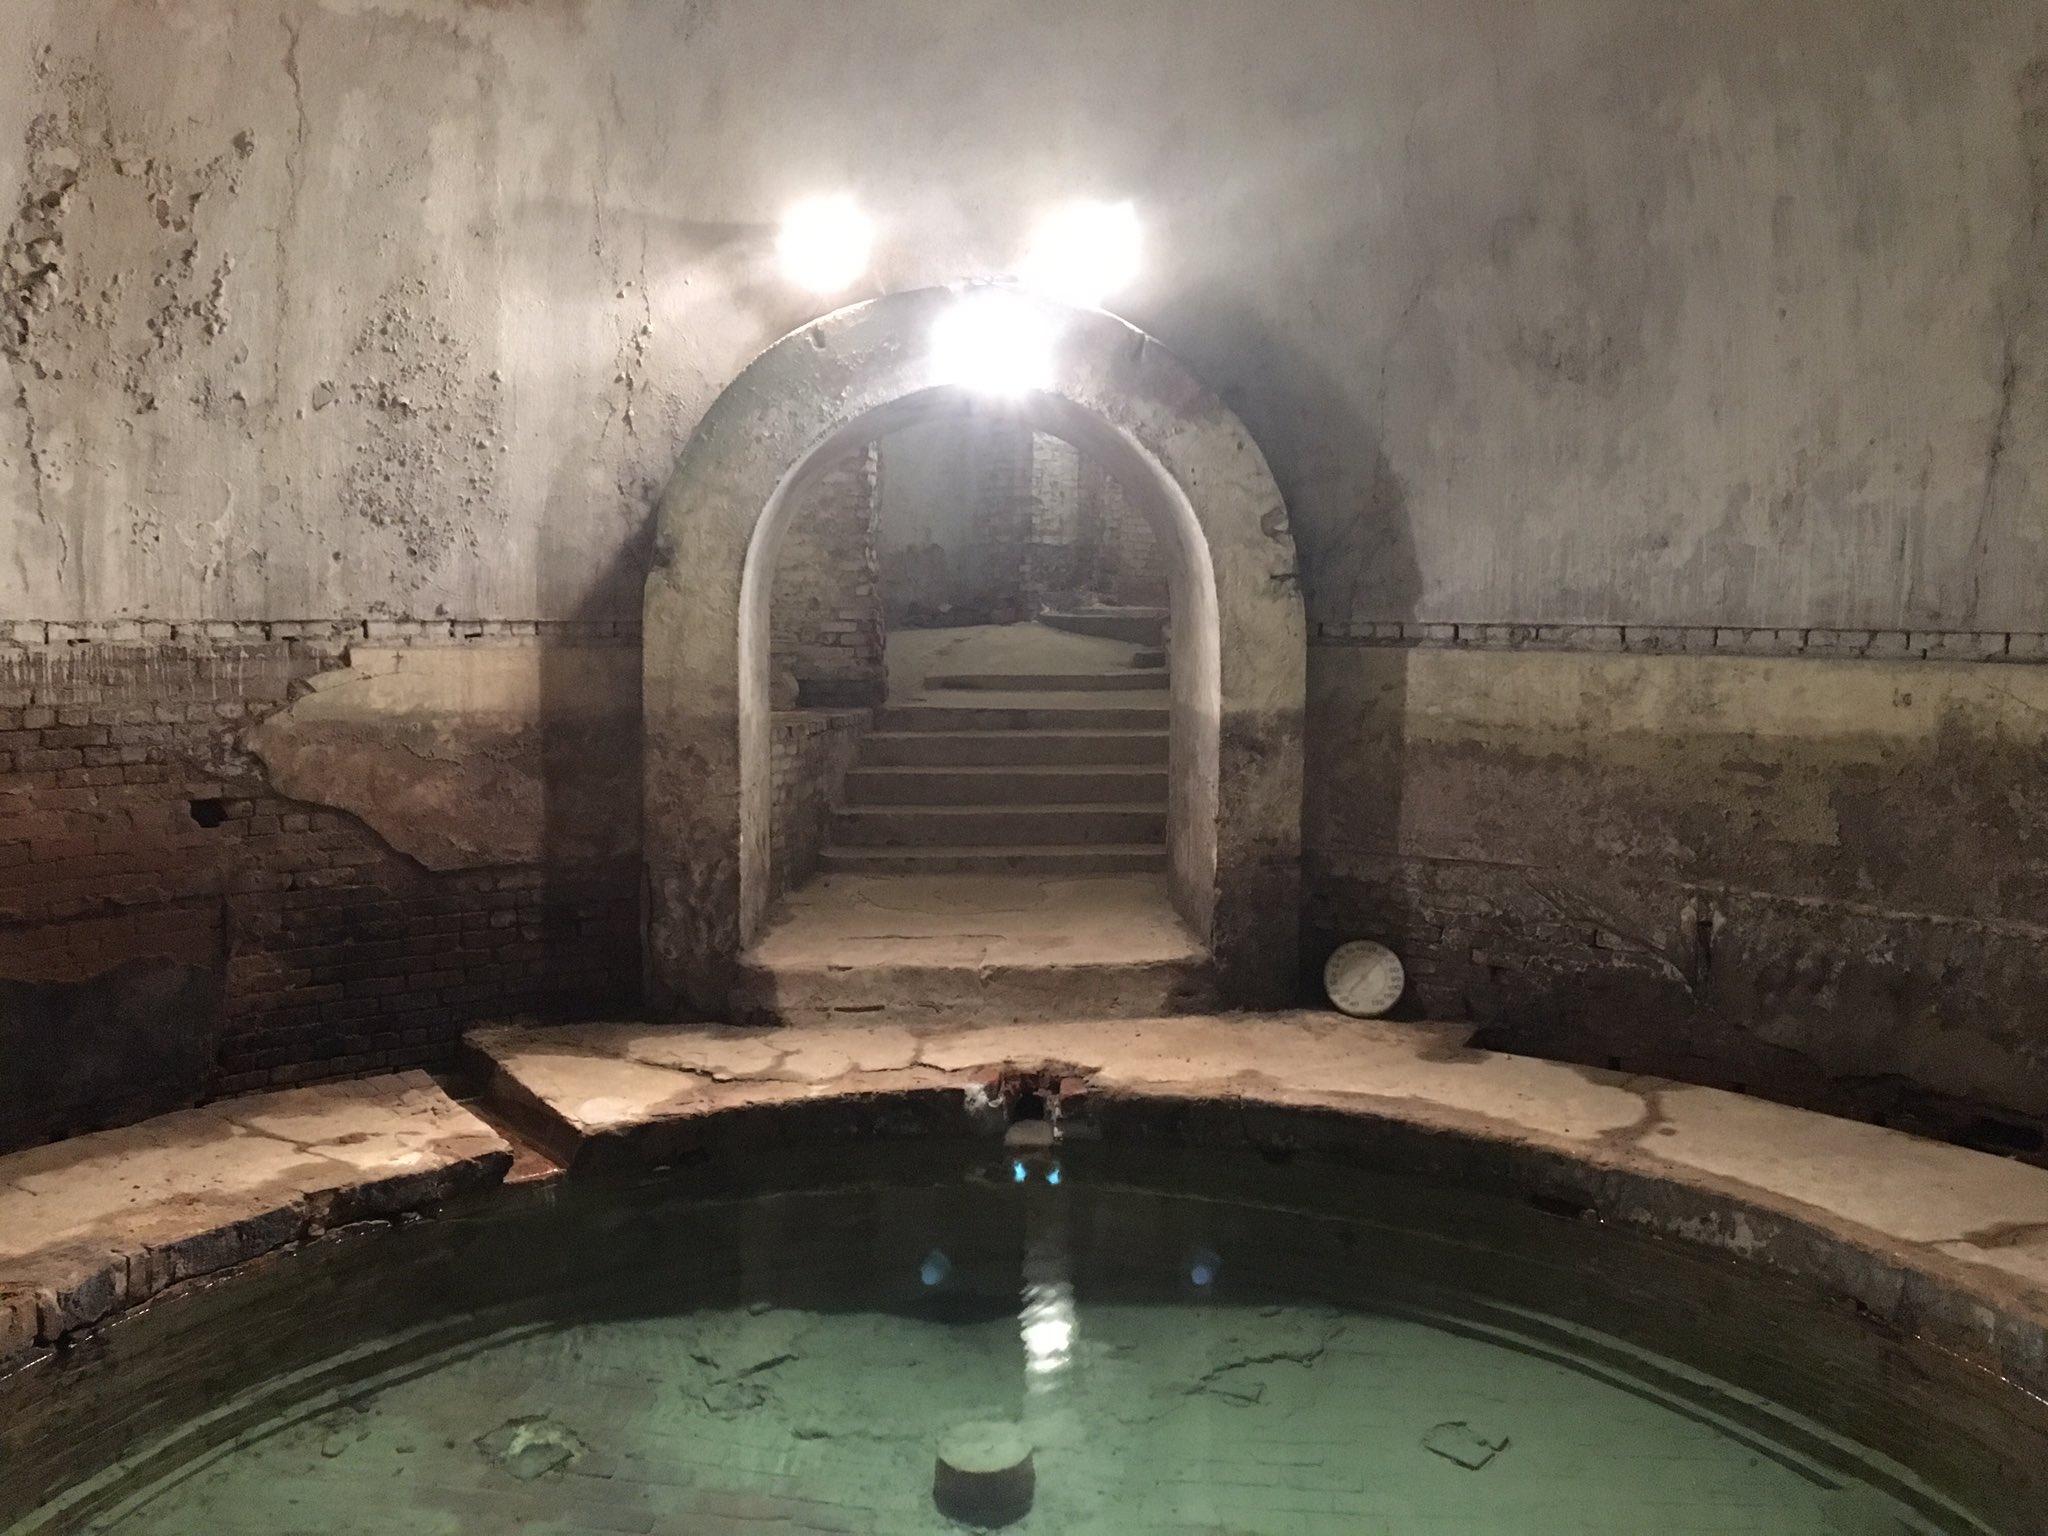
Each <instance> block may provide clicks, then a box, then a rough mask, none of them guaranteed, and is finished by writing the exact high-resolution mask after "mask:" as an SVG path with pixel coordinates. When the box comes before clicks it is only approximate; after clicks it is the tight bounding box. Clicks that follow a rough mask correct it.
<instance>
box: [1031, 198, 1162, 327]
mask: <svg viewBox="0 0 2048 1536" xmlns="http://www.w3.org/2000/svg"><path fill="white" fill-rule="evenodd" d="M1141 245H1142V241H1141V238H1140V231H1139V228H1138V210H1137V208H1136V207H1134V206H1133V205H1132V204H1130V203H1106V202H1077V203H1069V204H1068V205H1067V206H1066V207H1064V208H1060V209H1058V210H1056V211H1054V212H1053V213H1050V214H1048V215H1047V216H1046V217H1045V219H1044V220H1043V221H1042V222H1041V223H1040V224H1039V226H1038V229H1037V232H1036V233H1035V234H1034V235H1033V237H1032V241H1031V249H1030V253H1029V254H1028V255H1027V256H1026V257H1025V258H1024V265H1023V267H1022V269H1021V272H1020V275H1021V276H1022V277H1023V279H1024V281H1025V282H1026V283H1028V284H1030V285H1031V286H1032V287H1033V288H1036V289H1038V290H1039V291H1040V292H1042V293H1047V294H1050V295H1052V296H1053V297H1054V298H1057V299H1064V300H1065V301H1066V302H1067V303H1069V304H1078V305H1081V306H1083V307H1086V308H1091V309H1092V308H1094V307H1096V306H1098V305H1100V304H1101V303H1102V301H1103V300H1104V299H1106V298H1108V297H1109V296H1110V295H1112V294H1114V293H1118V292H1121V291H1122V290H1123V289H1124V288H1127V287H1129V286H1130V283H1131V281H1132V279H1134V278H1135V277H1137V275H1138V262H1139V252H1140V249H1141Z"/></svg>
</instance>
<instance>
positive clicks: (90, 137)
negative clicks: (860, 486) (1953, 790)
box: [0, 0, 2048, 631]
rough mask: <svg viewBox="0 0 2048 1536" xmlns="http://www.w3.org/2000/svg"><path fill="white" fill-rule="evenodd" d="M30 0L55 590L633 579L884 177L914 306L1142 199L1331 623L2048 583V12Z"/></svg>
mask: <svg viewBox="0 0 2048 1536" xmlns="http://www.w3.org/2000/svg"><path fill="white" fill-rule="evenodd" d="M0 13H4V20H5V23H6V26H7V31H8V35H9V36H10V38H11V39H12V40H13V44H12V46H10V48H9V50H8V56H7V59H6V60H5V62H4V63H0V72H4V74H0V101H4V102H5V103H6V105H5V106H4V107H0V114H4V121H0V215H4V216H5V217H6V218H7V220H8V222H9V228H10V230H11V233H10V234H9V235H8V236H7V241H8V250H9V251H10V252H15V251H18V252H19V253H21V254H22V255H23V257H24V259H25V260H31V258H29V256H28V247H29V246H30V245H31V244H35V243H36V242H49V243H48V244H46V245H37V250H36V254H35V256H34V257H33V258H32V261H31V264H32V269H33V271H35V272H42V271H44V270H46V269H47V270H48V271H49V272H51V273H52V274H54V275H53V277H52V278H51V279H50V280H49V281H41V280H38V281H37V282H36V283H35V284H34V285H31V284H29V283H22V284H19V285H16V284H12V283H10V285H9V291H8V296H7V299H6V309H7V315H6V329H7V330H8V331H9V339H8V341H7V343H6V347H5V350H6V353H7V358H6V365H7V370H8V374H9V379H8V381H7V387H6V388H0V455H4V457H0V495H4V496H5V498H6V505H7V507H8V509H9V510H10V512H11V513H12V514H13V515H12V516H10V518H9V519H8V521H7V524H6V536H7V540H8V547H7V548H6V549H5V550H4V551H0V612H5V613H13V614H26V615H30V616H34V617H38V618H53V619H64V618H77V617H89V618H100V617H108V616H150V617H159V618H177V619H193V618H206V617H238V618H248V617H284V616H305V615H314V614H376V615H393V616H422V617H431V616H434V615H435V614H437V613H447V614H451V615H483V616H487V617H514V616H517V617H535V618H571V617H575V618H592V617H599V616H603V617H626V616H629V615H630V614H631V613H632V612H633V611H634V609H635V607H636V606H637V596H638V590H639V579H640V575H641V572H642V570H643V568H644V549H645V538H646V530H647V525H648V514H649V509H650V506H651V503H652V499H653V494H654V491H655V489H656V487H658V485H659V484H660V483H661V482H662V480H663V479H664V478H665V477H666V475H667V473H668V472H669V470H670V468H671V467H672V465H673V461H674V457H675V453H676V450H677V445H678V444H679V443H680V442H681V441H682V439H683V437H684V436H685V435H686V434H687V432H688V429H689V428H690V426H691V425H692V424H693V423H694V422H695V421H696V419H697V418H698V417H699V416H700V415H701V414H702V412H703V410H704V409H705V407H706V406H707V405H708V404H709V402H710V401H711V399H712V398H713V397H714V396H715V395H716V394H717V392H718V390H719V389H720V388H722V387H723V385H724V384H725V382H726V381H728V380H729V379H730V378H732V377H733V375H734V374H736V373H737V371H738V369H739V367H740V365H741V364H742V363H743V362H744V361H745V360H746V359H747V358H748V357H749V356H751V355H752V354H753V353H754V352H756V351H758V350H759V349H760V348H761V347H762V346H764V345H765V344H766V343H767V342H769V341H770V340H771V339H773V338H774V337H776V336H778V335H781V334H783V333H785V332H786V331H788V330H789V329H791V328H792V327H793V326H794V325H795V324H797V323H799V322H800V321H802V320H803V319H805V318H806V317H807V316H808V315H809V314H810V313H812V312H813V309H812V303H813V301H811V300H809V299H806V298H805V297H803V296H802V295H800V294H798V293H796V292H794V291H793V290H791V289H790V288H788V287H787V286H786V285H784V284H782V283H781V282H780V281H778V280H777V279H776V278H775V276H774V274H773V272H772V269H771V262H770V246H771V243H772V234H773V223H774V220H775V218H776V217H777V215H778V213H779V211H780V209H781V208H782V206H783V205H784V204H785V203H786V202H787V201H788V200H789V199H790V198H791V197H792V196H795V195H797V194H800V193H802V192H804V191H807V190H810V189H813V188H816V187H821V186H824V187H836V186H842V185H843V186H848V187H851V188H852V189H853V190H855V191H856V192H857V193H858V194H859V195H861V196H862V197H863V198H864V199H865V200H866V201H867V202H868V203H869V204H870V205H871V206H873V207H874V208H875V209H876V210H877V211H878V212H879V213H880V214H881V216H882V218H883V220H884V224H885V229H886V237H885V239H884V242H883V246H882V250H881V253H880V258H879V263H878V270H877V272H876V274H875V280H876V285H877V287H879V288H884V289H891V290H900V289H907V288H913V287H916V286H919V285H921V284H925V283H929V282H933V281H943V280H947V279H952V278H955V277H958V276H961V275H963V274H968V273H973V272H977V271H985V270H990V269H995V268H1000V267H1002V266H1004V265H1006V264H1008V263H1009V262H1011V261H1012V260H1014V259H1015V256H1016V254H1017V252H1018V250H1019V248H1020V246H1021V244H1022V243H1023V240H1024V238H1025V235H1026V232H1027V231H1028V228H1029V225H1030V223H1031V221H1032V220H1033V219H1034V218H1035V217H1036V215H1037V212H1038V210H1039V208H1040V206H1041V205H1042V204H1043V203H1044V202H1045V201H1046V200H1048V199H1051V198H1054V197H1058V196H1064V195H1071V194H1074V193H1077V192H1087V191H1092V190H1098V189H1102V190H1113V191H1117V192H1120V193H1125V194H1128V195H1131V196H1133V197H1135V198H1136V199H1137V200H1138V202H1139V204H1140V206H1141V207H1142V208H1143V209H1144V212H1145V217H1146V221H1147V228H1148V235H1149V239H1148V259H1147V262H1146V269H1145V273H1144V276H1143V278H1142V280H1141V281H1140V283H1139V284H1138V285H1137V286H1136V288H1135V289H1134V290H1133V291H1132V292H1131V293H1130V294H1129V295H1128V297H1127V298H1126V299H1124V300H1123V301H1122V302H1121V304H1120V307H1121V308H1123V309H1124V310H1125V311H1126V312H1127V313H1128V314H1129V316H1130V318H1131V319H1133V320H1134V321H1135V322H1136V323H1138V324H1139V325H1141V326H1142V327H1143V328H1144V329H1146V330H1147V331H1148V332H1150V333H1151V334H1154V335H1157V336H1159V337H1160V338H1161V339H1162V340H1163V341H1165V342H1166V343H1167V344H1168V345H1169V346H1170V347H1172V348H1173V349H1174V350H1175V351H1176V352H1177V353H1179V354H1180V355H1181V356H1183V357H1185V358H1186V359H1187V360H1188V361H1189V362H1190V363H1191V364H1192V365H1193V367H1194V368H1195V370H1196V371H1197V373H1198V374H1199V375H1201V376H1202V377H1203V378H1205V379H1206V380H1207V381H1209V382H1210V383H1211V384H1212V385H1213V386H1214V387H1215V388H1216V389H1217V390H1218V392H1219V393H1220V394H1221V395H1222V396H1223V397H1224V398H1225V399H1226V400H1227V401H1229V402H1230V403H1231V404H1232V406H1233V408H1234V409H1236V410H1237V411H1238V412H1239V413H1240V414H1241V415H1242V416H1243V417H1244V419H1245V420H1246V421H1247V423H1248V424H1249V425H1250V427H1251V428H1252V430H1253V432H1254V435H1255V436H1256V437H1257V438H1258V439H1259V441H1260V442H1261V445H1262V447H1263V448H1264V449H1265V451H1266V452H1267V454H1268V456H1269V458H1270V459H1271V461H1272V463H1273V465H1274V468H1275V472H1276V475H1277V477H1278V479H1279V481H1280V483H1281V486H1282V489H1283V490H1284V491H1285V492H1286V494H1287V496H1288V500H1289V504H1290V507H1291V509H1292V512H1293V516H1294V519H1295V522H1296V525H1297V527H1298V529H1299V530H1300V536H1301V544H1302V550H1303V572H1304V577H1305V581H1306V585H1307V588H1308V596H1309V600H1310V614H1311V619H1312V621H1314V622H1342V621H1349V620H1353V619H1360V618H1363V619H1370V620H1386V619H1416V618H1427V619H1441V620H1444V621H1447V622H1458V621H1478V620H1501V621H1507V622H1513V621H1529V622H1537V621H1560V622H1562V621H1582V622H1610V621H1611V622H1625V621H1631V620H1632V621H1635V622H1644V623H1672V624H1681V623H1726V624H1736V625H1751V626H1757V625H1810V624H1827V625H1865V626H1872V627H1887V626H1897V627H1913V626H1919V625H1926V626H1929V627H1937V628H1940V627H1948V628H1961V629H2017V630H2028V631H2039V630H2041V629H2043V628H2048V621H2044V619H2043V617H2042V613H2041V604H2040V599H2039V594H2040V593H2041V592H2042V591H2044V590H2048V531H2044V526H2043V520H2042V519H2041V518H2040V517H2039V516H2038V515H2037V513H2036V509H2037V505H2038V503H2037V500H2036V497H2035V488H2037V487H2038V486H2040V485H2041V484H2042V483H2043V476H2044V473H2048V409H2044V406H2048V368H2044V362H2048V358H2044V355H2043V348H2044V345H2048V307H2043V306H2039V305H2037V304H2036V303H2034V302H2033V297H2032V296H2033V294H2034V293H2035V292H2036V291H2037V289H2038V287H2039V285H2040V283H2041V280H2042V278H2043V276H2044V263H2048V221H2044V220H2042V219H2041V218H2040V216H2039V215H2040V211H2041V209H2042V207H2043V204H2044V200H2048V62H2044V60H2048V16H2044V13H2043V12H2042V11H2041V9H2040V7H2038V6H2036V5H2033V4H2030V3H2028V0H1982V3H1977V4H1972V5H1968V6H1963V7H1955V6H1939V7H1934V6H1928V5H1925V4H1922V3H1919V0H1846V3H1845V0H1717V3H1714V4H1711V5H1701V6H1689V7H1682V8H1671V7H1646V6H1643V5H1640V4H1636V3H1632V0H1558V3H1554V4H1547V5H1544V6H1541V7H1528V6H1522V5H1517V4H1512V3H1510V0H1431V3H1428V4H1424V3H1421V0H1289V3H1288V4H1287V5H1286V6H1285V7H1284V8H1283V12H1282V13H1280V14H1278V15H1276V14H1275V13H1273V12H1272V11H1270V10H1269V9H1268V8H1265V7H1255V6H1245V5H1243V4H1241V3H1238V0H1129V3H1125V4H1120V5H1117V6H1113V7H1110V6H1100V5H1092V4H1087V3H1084V0H1047V3H1044V4H1039V5H1033V6H1029V7H1018V6H1014V5H1007V4H999V3H996V0H943V3H942V0H854V3H849V4H845V5H837V6H833V7H831V8H830V11H829V13H826V12H824V11H822V10H821V8H820V7H818V6H816V5H814V4H811V3H810V0H745V3H741V0H695V3H689V4H677V5H662V6H649V5H640V4H629V3H625V0H551V3H547V4H532V5H505V4H477V3H460V0H376V3H369V0H346V3H344V0H329V3H315V4H300V3H289V4H287V3H282V0H237V3H231V4H230V3H223V4H209V5H197V6H164V5H157V4H151V3H147V0H67V3H66V4H63V5H54V4H50V3H48V0H5V3H4V5H0ZM792 102H801V103H802V104H803V105H802V110H800V111H792V110H789V104H790V103H792ZM51 199H55V201H54V202H51V201H50V200H51ZM31 286H34V288H35V293H29V289H30V287H31ZM44 293H46V294H47V295H48V297H47V298H39V297H37V296H36V295H37V294H44ZM24 294H28V296H27V297H26V298H24V297H22V295H24ZM39 305H41V306H44V307H38V306H39Z"/></svg>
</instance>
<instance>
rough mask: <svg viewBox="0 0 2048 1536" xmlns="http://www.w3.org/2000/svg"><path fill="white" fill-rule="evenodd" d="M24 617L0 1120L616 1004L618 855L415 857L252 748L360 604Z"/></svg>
mask: <svg viewBox="0 0 2048 1536" xmlns="http://www.w3.org/2000/svg"><path fill="white" fill-rule="evenodd" d="M126 628H132V630H133V633H132V634H128V633H126V632H125V630H126ZM441 628H442V631H443V636H444V638H446V639H448V640H450V641H453V640H454V638H455V637H454V636H452V635H451V634H449V632H448V626H445V625H444V626H442V627H441ZM526 628H528V629H529V630H530V629H531V628H532V626H526ZM12 634H13V640H12V643H0V1061H5V1062H6V1063H7V1066H8V1075H9V1078H10V1084H9V1088H10V1091H9V1092H8V1093H6V1094H4V1095H0V1145H7V1144H16V1143H20V1142H24V1141H32V1140H35V1139H39V1138H41V1137H45V1136H49V1135H54V1134H61V1133H66V1132H71V1131H77V1130H82V1129H88V1128H90V1127H91V1126H93V1125H95V1124H100V1123H113V1122H117V1121H119V1120H123V1119H129V1118H133V1117H134V1116H136V1115H138V1114H146V1113H150V1112H153V1111H155V1110H158V1109H162V1108H166V1107H170V1106H172V1105H175V1104H180V1103H187V1102H191V1101H193V1100H194V1099H197V1098H199V1097H201V1096H204V1095H206V1094H209V1093H215V1092H234V1091H238V1090H244V1089H250V1088H257V1087H263V1086H270V1085H275V1084H282V1083H295V1082H304V1081H310V1080H313V1079H316V1078H323V1077H335V1076H344V1075H349V1074H353V1073H364V1072H375V1071H385V1070H389V1069H391V1068H394V1067H399V1066H409V1065H416V1064H421V1063H431V1062H435V1061H440V1060H444V1059H447V1057H448V1056H449V1054H450V1053H451V1051H452V1048H453V1045H454V1042H455V1039H456V1036H457V1035H458V1033H459V1032H460V1030H461V1029H462V1028H463V1027H464V1026H465V1025H467V1024H469V1023H471V1022H472V1021H475V1020H478V1019H484V1018H491V1017H497V1016H503V1015H510V1014H545V1015H584V1014H597V1013H603V1012H607V1011H612V1010H617V1009H623V1008H629V1007H631V1006H632V1004H633V1002H634V1000H635V999H636V997H637V995H638V988H639V946H638V925H639V918H638V905H639V903H638V881H637V876H636V874H635V872H634V870H633V869H632V868H631V867H630V866H622V865H617V864H614V865H611V866H609V867H584V868H576V867H567V868H536V867H524V868H505V869H485V870H466V871H462V872H459V873H445V874H435V873H431V872H429V871H427V870H425V869H424V868H422V867H421V866H419V865H418V864H416V863H415V862H413V861H412V860H410V859H408V858H405V857H403V856H402V855H400V854H397V853H395V852H393V851H392V850H391V849H390V848H388V847H386V846H385V845H384V844H383V843H382V842H381V841H380V840H379V839H378V838H377V837H376V836H375V835H374V834H372V833H371V832H370V831H369V830H368V829H367V828H365V827H364V826H363V825H362V824H361V823H360V822H359V821H357V820H356V819H355V818H353V817H351V816H347V815H344V814H342V813H339V812H336V811H332V810H328V809H324V808H321V807H318V806H313V805H307V804H303V803H299V802H295V801H292V800H288V799H285V798H282V797H280V796H278V795H275V794H273V793H271V792H270V791H269V790H268V788H267V787H266V785H265V783H264V781H263V778H262V775H261V773H260V770H259V768H258V766H257V765H256V764H255V763H254V762H253V760H251V759H249V758H247V757H246V756H244V755H243V753H242V752H241V751H240V749H239V747H238V744H237V742H238V737H239V734H240V733H241V732H242V731H243V730H244V729H245V728H246V727H247V726H249V725H250V724H252V723H253V722H255V721H256V720H258V719H260V718H262V717H263V716H265V715H266V714H268V713H270V712H272V711H274V710H276V709H279V708H280V707H282V706H283V704H284V703H285V701H286V698H287V696H288V695H289V694H290V692H291V691H292V690H293V689H294V688H295V687H297V686H300V685H302V684H303V683H304V682H305V681H306V680H307V679H309V678H311V677H313V676H314V675H316V674H318V673H320V672H322V671H325V670H328V669H330V668H332V667H335V666H337V665H339V664H340V662H341V660H342V657H343V654H344V652H345V649H346V646H347V644H348V643H349V640H350V639H351V638H356V639H361V638H364V636H365V634H366V628H365V626H363V625H360V624H357V625H347V624H336V625H302V626H294V625H276V626H266V625H260V624H259V625H202V626H191V627H185V626H170V625H150V626H141V625H136V626H129V627H122V626H114V627H111V628H102V629H100V630H98V631H95V632H93V634H92V636H91V638H86V637H85V636H83V635H70V636H67V634H66V632H65V631H64V629H63V627H62V626H50V627H47V628H46V627H44V626H16V627H15V629H14V631H13V632H12ZM53 634H54V637H55V638H54V640H53V639H52V635H53ZM23 1089H25V1090H26V1091H20V1090H23Z"/></svg>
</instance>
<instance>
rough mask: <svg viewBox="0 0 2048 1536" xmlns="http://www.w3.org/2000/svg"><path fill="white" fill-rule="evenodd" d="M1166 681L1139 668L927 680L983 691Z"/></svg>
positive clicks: (1123, 686)
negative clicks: (1113, 670) (1117, 670)
mask: <svg viewBox="0 0 2048 1536" xmlns="http://www.w3.org/2000/svg"><path fill="white" fill-rule="evenodd" d="M1164 684H1165V679H1164V677H1163V676H1162V675H1161V674H1160V672H1159V670H1158V669H1157V668H1151V669H1140V668H1137V667H1127V668H1125V669H1124V670H1122V671H1119V672H937V673H933V674H932V675H930V676H928V677H926V678H925V680H924V685H925V687H927V688H959V689H966V690H968V691H970V692H980V693H1141V692H1145V693H1149V692H1154V691H1156V690H1158V689H1159V688H1161V687H1163V686H1164Z"/></svg>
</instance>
